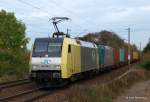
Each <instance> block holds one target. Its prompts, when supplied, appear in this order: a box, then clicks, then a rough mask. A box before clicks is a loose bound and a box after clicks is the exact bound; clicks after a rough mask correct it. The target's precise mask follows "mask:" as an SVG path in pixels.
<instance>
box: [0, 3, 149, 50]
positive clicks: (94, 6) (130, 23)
mask: <svg viewBox="0 0 150 102" xmlns="http://www.w3.org/2000/svg"><path fill="white" fill-rule="evenodd" d="M0 9H4V10H6V11H9V12H14V13H15V15H16V17H17V18H18V19H19V20H21V21H22V22H24V23H25V24H26V27H27V30H26V33H27V36H28V37H29V38H30V43H29V44H28V48H29V49H30V48H31V45H32V44H33V42H34V39H35V38H36V37H48V36H51V35H52V32H54V29H53V26H52V23H51V21H49V19H50V18H51V17H54V16H66V17H69V18H71V20H70V21H68V22H63V23H62V24H60V29H61V30H62V31H64V32H66V29H67V28H69V29H71V31H70V34H71V35H72V37H75V36H83V35H84V34H86V33H89V32H98V31H101V30H110V31H113V32H115V33H117V34H118V35H119V36H120V37H121V38H123V39H127V38H128V35H127V30H126V28H128V27H130V28H131V42H132V43H135V44H136V45H137V46H138V47H139V43H140V42H142V48H143V47H144V46H145V45H146V43H147V42H148V39H149V38H150V29H149V28H150V0H0Z"/></svg>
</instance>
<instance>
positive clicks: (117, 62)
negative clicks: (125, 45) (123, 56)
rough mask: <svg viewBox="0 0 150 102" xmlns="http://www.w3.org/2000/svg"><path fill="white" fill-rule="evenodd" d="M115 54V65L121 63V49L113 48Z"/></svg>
mask: <svg viewBox="0 0 150 102" xmlns="http://www.w3.org/2000/svg"><path fill="white" fill-rule="evenodd" d="M113 55H114V59H113V60H114V65H117V64H119V62H120V60H119V49H117V48H113Z"/></svg>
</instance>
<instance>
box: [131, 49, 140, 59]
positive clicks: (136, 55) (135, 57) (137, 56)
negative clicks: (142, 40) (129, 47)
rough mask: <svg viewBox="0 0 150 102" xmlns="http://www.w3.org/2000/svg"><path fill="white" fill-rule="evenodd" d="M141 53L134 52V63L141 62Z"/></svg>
mask: <svg viewBox="0 0 150 102" xmlns="http://www.w3.org/2000/svg"><path fill="white" fill-rule="evenodd" d="M139 58H140V57H139V53H138V52H135V51H133V61H138V60H139Z"/></svg>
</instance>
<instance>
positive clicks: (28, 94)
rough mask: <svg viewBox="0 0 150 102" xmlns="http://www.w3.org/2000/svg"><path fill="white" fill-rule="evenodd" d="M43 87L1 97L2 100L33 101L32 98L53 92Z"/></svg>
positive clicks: (0, 101)
mask: <svg viewBox="0 0 150 102" xmlns="http://www.w3.org/2000/svg"><path fill="white" fill-rule="evenodd" d="M41 89H43V87H38V88H35V89H31V90H27V91H23V92H20V93H17V94H15V95H11V96H7V97H2V98H0V102H31V101H32V100H36V99H38V98H40V97H43V96H45V95H48V94H50V93H51V92H50V91H44V90H41Z"/></svg>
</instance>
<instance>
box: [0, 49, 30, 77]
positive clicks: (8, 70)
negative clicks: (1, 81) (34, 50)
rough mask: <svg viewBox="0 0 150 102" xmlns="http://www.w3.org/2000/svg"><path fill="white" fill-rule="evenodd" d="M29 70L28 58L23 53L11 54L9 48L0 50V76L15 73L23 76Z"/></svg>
mask: <svg viewBox="0 0 150 102" xmlns="http://www.w3.org/2000/svg"><path fill="white" fill-rule="evenodd" d="M28 71H29V60H28V59H26V58H25V56H24V54H23V53H20V54H19V53H18V54H16V55H15V54H13V52H12V51H10V50H3V51H0V77H2V76H5V75H16V76H18V77H23V76H24V75H26V74H27V73H28Z"/></svg>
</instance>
